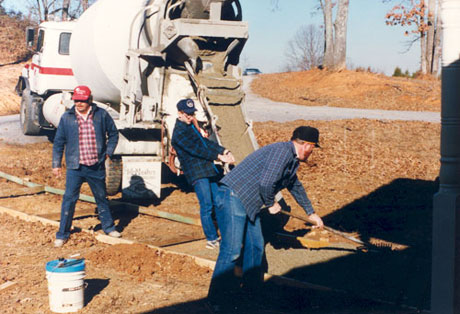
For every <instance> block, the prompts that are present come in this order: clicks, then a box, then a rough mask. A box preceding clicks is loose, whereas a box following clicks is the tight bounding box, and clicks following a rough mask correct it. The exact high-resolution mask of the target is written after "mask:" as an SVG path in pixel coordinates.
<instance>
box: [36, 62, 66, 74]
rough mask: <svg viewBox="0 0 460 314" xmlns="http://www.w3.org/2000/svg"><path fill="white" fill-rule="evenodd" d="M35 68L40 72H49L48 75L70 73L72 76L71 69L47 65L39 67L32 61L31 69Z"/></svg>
mask: <svg viewBox="0 0 460 314" xmlns="http://www.w3.org/2000/svg"><path fill="white" fill-rule="evenodd" d="M35 68H37V69H38V72H39V73H40V74H49V75H71V76H73V71H72V69H69V68H49V67H41V66H39V65H36V64H35V63H32V70H33V69H35Z"/></svg>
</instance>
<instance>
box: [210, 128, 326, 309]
mask: <svg viewBox="0 0 460 314" xmlns="http://www.w3.org/2000/svg"><path fill="white" fill-rule="evenodd" d="M318 142H319V131H318V130H317V129H316V128H313V127H309V126H301V127H298V128H296V129H295V130H294V132H293V134H292V137H291V140H290V141H287V142H279V143H273V144H270V145H267V146H264V147H262V148H260V149H258V150H256V151H255V152H253V153H252V154H250V155H249V156H247V157H246V158H245V159H244V160H243V161H242V162H241V163H239V164H238V165H237V166H236V167H235V168H233V170H232V171H230V172H229V173H228V174H227V175H226V176H225V177H224V178H223V179H222V180H220V182H219V190H218V193H219V197H218V202H217V207H216V216H217V223H218V224H219V229H220V232H221V236H222V242H221V247H220V251H219V256H218V258H217V262H216V267H215V268H214V273H213V275H212V280H211V285H210V288H209V294H208V298H209V301H210V302H211V303H212V305H213V306H214V305H215V306H226V305H230V306H231V305H232V303H233V302H235V300H236V299H235V297H234V293H235V292H239V288H240V284H239V280H238V279H237V278H236V277H235V276H234V268H235V265H236V262H237V260H238V259H239V257H240V255H241V254H242V259H243V287H245V291H246V292H248V290H251V291H252V292H254V291H256V289H257V287H258V286H259V285H260V283H261V282H262V278H263V277H262V269H261V265H262V258H263V254H264V239H263V235H262V228H261V224H260V215H259V213H260V212H261V211H262V210H268V211H269V212H270V214H277V213H279V212H280V210H281V206H280V205H279V204H278V202H277V201H276V199H275V195H276V194H277V193H278V192H279V191H281V190H282V189H284V188H287V189H288V190H289V192H290V193H291V194H292V196H293V197H294V199H295V200H296V202H297V203H298V204H299V205H300V206H301V207H302V208H303V209H304V210H305V212H306V214H307V215H308V217H309V218H310V220H311V221H312V222H314V223H315V225H316V227H319V228H322V227H323V221H322V220H321V218H320V217H319V216H318V215H317V214H316V213H315V211H314V210H313V207H312V205H311V202H310V200H309V199H308V197H307V194H306V192H305V189H304V187H303V185H302V183H301V182H300V181H299V179H298V178H297V170H298V168H299V162H306V161H307V159H308V157H309V156H310V155H311V153H312V152H313V149H314V148H315V147H319V144H318ZM242 247H243V250H242V249H241V248H242ZM229 303H230V304H229Z"/></svg>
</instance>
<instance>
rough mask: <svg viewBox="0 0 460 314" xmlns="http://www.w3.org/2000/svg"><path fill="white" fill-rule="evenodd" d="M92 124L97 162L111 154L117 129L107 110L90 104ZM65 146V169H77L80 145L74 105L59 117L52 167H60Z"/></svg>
mask: <svg viewBox="0 0 460 314" xmlns="http://www.w3.org/2000/svg"><path fill="white" fill-rule="evenodd" d="M91 110H92V111H93V124H94V131H95V133H96V146H97V155H98V158H99V163H102V162H104V160H105V156H106V155H109V156H110V157H111V156H112V154H113V152H114V151H115V147H116V146H117V143H118V130H117V127H116V126H115V123H114V122H113V119H112V117H111V116H110V115H109V113H108V112H107V111H105V110H104V109H102V108H99V107H97V106H96V105H95V104H92V105H91ZM64 147H65V161H66V166H67V169H78V167H79V166H80V147H79V136H78V122H77V117H76V112H75V106H73V107H72V108H71V109H70V110H67V111H66V112H65V113H64V114H63V115H62V117H61V120H60V122H59V125H58V128H57V131H56V135H55V137H54V145H53V162H52V163H53V168H60V167H61V161H62V154H63V151H64Z"/></svg>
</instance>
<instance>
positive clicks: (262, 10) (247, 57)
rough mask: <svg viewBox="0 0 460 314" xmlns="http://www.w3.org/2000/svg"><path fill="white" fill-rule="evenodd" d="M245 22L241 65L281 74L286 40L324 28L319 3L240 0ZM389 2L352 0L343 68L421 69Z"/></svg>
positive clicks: (14, 2)
mask: <svg viewBox="0 0 460 314" xmlns="http://www.w3.org/2000/svg"><path fill="white" fill-rule="evenodd" d="M25 2H26V0H5V1H4V6H5V7H6V8H7V9H14V10H21V9H22V8H23V7H24V6H23V5H22V4H23V3H25ZM240 3H241V6H242V11H243V20H245V21H247V22H248V23H249V39H248V41H247V43H246V45H245V47H244V49H243V52H242V58H241V66H242V67H244V68H245V67H255V68H259V69H260V70H261V71H262V72H264V73H272V72H280V71H282V70H283V67H284V65H285V64H286V61H285V52H286V49H287V46H288V42H289V40H291V39H292V38H293V36H294V34H295V33H296V32H297V31H298V30H299V28H300V27H302V26H303V25H309V24H312V25H316V26H320V25H322V14H321V12H320V11H317V10H315V7H316V6H317V4H318V1H317V0H279V1H278V3H279V4H278V7H277V8H276V9H274V6H273V2H272V1H271V0H240ZM393 5H394V3H393V4H388V3H387V4H384V3H383V1H382V0H350V7H349V16H348V32H347V65H348V66H349V67H351V68H357V67H364V68H368V67H370V68H371V69H372V70H373V71H376V72H383V73H385V74H387V75H391V74H393V72H394V69H395V68H396V67H397V66H398V67H400V68H401V69H402V71H403V72H404V71H406V70H408V71H409V72H410V73H412V72H415V71H417V70H418V69H419V64H420V60H419V59H420V47H419V45H418V42H417V43H415V44H414V45H413V46H412V48H411V49H410V50H409V51H408V52H406V50H407V49H408V46H407V43H408V41H409V38H408V37H406V36H404V30H405V29H403V28H402V27H400V26H387V25H386V24H385V14H386V13H387V12H388V11H389V10H390V9H391V7H392V6H393Z"/></svg>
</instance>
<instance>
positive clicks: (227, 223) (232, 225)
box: [208, 185, 264, 302]
mask: <svg viewBox="0 0 460 314" xmlns="http://www.w3.org/2000/svg"><path fill="white" fill-rule="evenodd" d="M216 201H217V208H216V216H217V223H218V224H219V229H220V233H221V236H222V242H221V244H220V251H219V256H218V258H217V262H216V267H215V268H214V273H213V274H212V279H211V285H210V287H209V294H208V298H209V299H210V300H212V301H215V302H221V301H224V302H225V301H228V300H229V299H231V298H229V295H231V294H232V293H234V292H236V291H237V290H239V281H238V280H237V278H236V277H235V275H234V268H235V265H236V261H237V259H238V258H239V257H240V255H241V251H242V250H241V247H242V246H243V279H244V280H245V284H247V285H248V286H257V285H258V284H260V282H261V275H262V271H261V269H262V267H261V266H262V258H263V254H264V238H263V235H262V228H261V225H260V217H259V216H256V219H255V221H250V220H249V217H248V216H247V214H246V209H245V208H244V206H243V204H242V203H241V201H240V199H239V198H238V197H237V196H236V194H235V193H234V192H233V190H232V189H230V188H228V187H226V186H225V185H222V186H220V187H219V194H218V196H217V200H216Z"/></svg>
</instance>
